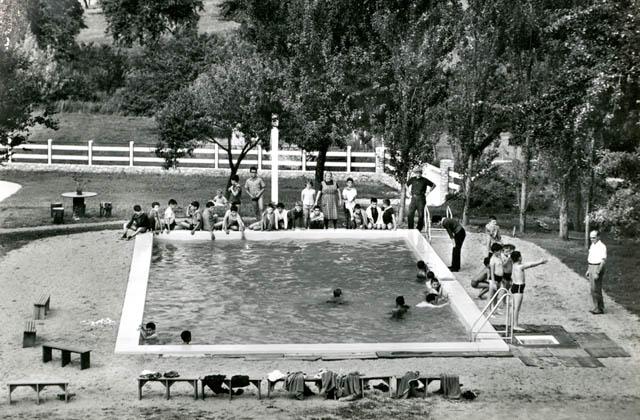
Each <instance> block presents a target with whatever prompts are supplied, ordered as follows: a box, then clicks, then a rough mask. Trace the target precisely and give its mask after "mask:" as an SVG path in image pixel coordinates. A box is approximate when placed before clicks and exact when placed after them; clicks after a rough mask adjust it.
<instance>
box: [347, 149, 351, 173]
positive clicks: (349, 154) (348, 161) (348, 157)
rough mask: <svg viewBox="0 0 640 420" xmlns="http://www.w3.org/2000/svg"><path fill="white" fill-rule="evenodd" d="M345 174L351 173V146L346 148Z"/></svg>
mask: <svg viewBox="0 0 640 420" xmlns="http://www.w3.org/2000/svg"><path fill="white" fill-rule="evenodd" d="M347 172H351V146H347Z"/></svg>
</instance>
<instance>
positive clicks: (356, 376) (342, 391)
mask: <svg viewBox="0 0 640 420" xmlns="http://www.w3.org/2000/svg"><path fill="white" fill-rule="evenodd" d="M338 386H339V388H338V397H339V398H340V400H341V401H352V400H355V399H358V398H362V386H361V383H360V373H358V372H350V373H348V374H347V375H342V376H340V377H339V378H338Z"/></svg>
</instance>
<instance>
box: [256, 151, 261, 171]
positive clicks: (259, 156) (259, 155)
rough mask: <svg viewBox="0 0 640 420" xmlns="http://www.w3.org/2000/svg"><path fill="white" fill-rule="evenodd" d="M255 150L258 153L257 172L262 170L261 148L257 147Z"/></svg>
mask: <svg viewBox="0 0 640 420" xmlns="http://www.w3.org/2000/svg"><path fill="white" fill-rule="evenodd" d="M256 150H257V151H258V170H259V171H261V170H262V146H261V145H258V147H257V148H256Z"/></svg>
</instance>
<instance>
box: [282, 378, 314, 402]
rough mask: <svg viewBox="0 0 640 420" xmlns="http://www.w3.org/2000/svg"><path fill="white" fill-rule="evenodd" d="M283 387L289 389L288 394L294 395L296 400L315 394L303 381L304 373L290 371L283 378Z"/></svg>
mask: <svg viewBox="0 0 640 420" xmlns="http://www.w3.org/2000/svg"><path fill="white" fill-rule="evenodd" d="M284 389H286V390H287V391H289V395H291V396H294V397H295V398H296V399H298V400H303V399H304V397H308V396H310V395H315V394H314V393H313V392H312V391H311V389H309V387H308V386H307V385H306V384H305V383H304V373H302V372H291V373H289V374H287V377H286V378H285V379H284Z"/></svg>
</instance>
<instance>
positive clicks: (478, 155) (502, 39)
mask: <svg viewBox="0 0 640 420" xmlns="http://www.w3.org/2000/svg"><path fill="white" fill-rule="evenodd" d="M511 8H512V5H511V2H508V1H507V2H505V1H498V2H494V1H484V0H476V1H469V7H468V8H467V10H466V11H465V13H464V17H463V19H462V25H461V28H462V30H461V31H460V35H459V38H458V39H459V42H458V45H457V47H456V50H455V53H454V57H455V58H453V59H452V63H451V72H452V80H451V82H450V86H451V88H450V92H449V95H448V99H447V100H446V101H445V103H444V105H443V107H442V113H441V115H442V118H443V121H444V123H445V124H446V127H447V131H448V134H449V136H448V139H449V142H450V144H451V146H452V149H453V150H454V153H455V154H456V157H457V160H458V161H459V162H460V164H461V167H462V170H461V172H462V174H463V176H464V183H463V188H462V190H463V192H464V207H463V212H462V223H463V224H467V223H468V221H469V203H470V199H471V190H472V187H473V182H474V181H475V179H476V177H477V176H478V175H479V174H480V173H481V172H482V170H483V169H484V166H485V165H486V163H487V161H489V159H488V157H487V156H486V154H485V150H486V149H487V148H488V147H489V146H490V145H491V144H493V143H494V142H495V140H496V139H497V138H498V136H499V135H500V133H501V132H502V131H505V130H506V129H507V128H508V125H507V120H508V115H509V113H510V112H511V103H510V101H509V99H508V95H507V91H508V88H507V81H508V79H509V68H508V66H507V65H506V64H507V63H506V62H505V61H504V56H503V54H504V50H505V45H506V42H507V39H506V35H505V32H504V29H505V28H506V27H507V20H508V18H509V14H508V11H510V10H511ZM483 162H484V163H485V164H484V165H483V164H482V163H483Z"/></svg>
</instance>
